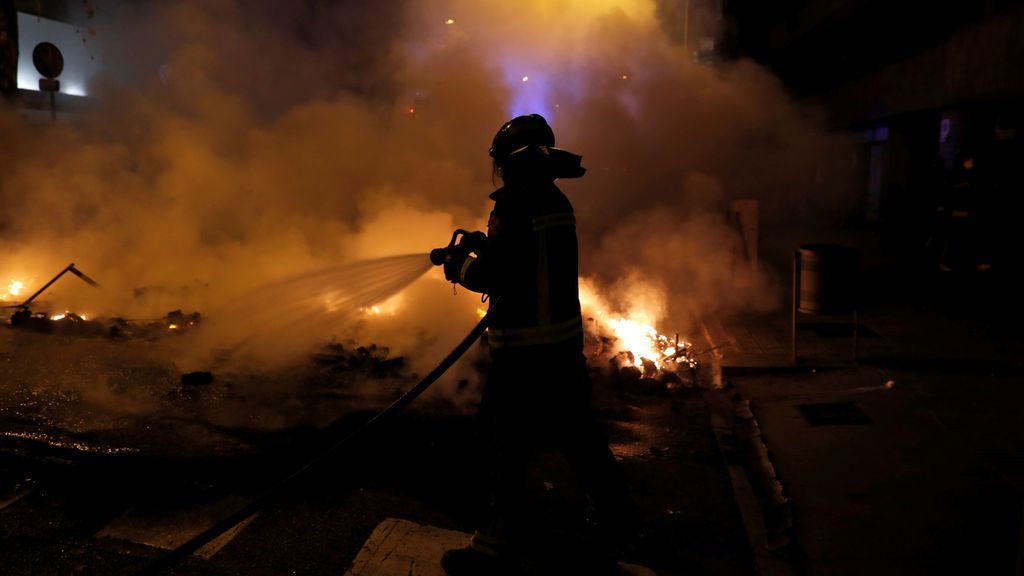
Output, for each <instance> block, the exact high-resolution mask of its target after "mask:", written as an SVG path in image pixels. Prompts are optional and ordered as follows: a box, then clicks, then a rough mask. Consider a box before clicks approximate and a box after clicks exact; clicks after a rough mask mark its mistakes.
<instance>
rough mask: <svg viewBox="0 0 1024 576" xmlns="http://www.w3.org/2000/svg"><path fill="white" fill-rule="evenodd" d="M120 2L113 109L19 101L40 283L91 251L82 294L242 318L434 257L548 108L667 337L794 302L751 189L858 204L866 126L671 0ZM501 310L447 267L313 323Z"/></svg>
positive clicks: (614, 291)
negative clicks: (497, 165)
mask: <svg viewBox="0 0 1024 576" xmlns="http://www.w3.org/2000/svg"><path fill="white" fill-rule="evenodd" d="M661 4H664V2H662V3H661ZM106 6H107V8H106V10H105V11H102V12H101V13H99V14H98V15H97V16H96V22H95V24H94V27H95V29H96V31H97V41H98V42H99V43H100V44H101V45H102V50H103V55H104V61H105V64H106V73H105V74H104V76H103V77H102V78H100V79H98V80H97V83H96V85H95V86H93V87H91V93H92V94H94V98H93V100H92V101H91V103H90V106H91V107H92V109H91V110H89V111H88V112H86V113H82V114H79V115H76V116H74V117H73V118H72V119H71V120H70V121H68V122H62V123H57V124H52V125H51V124H48V123H39V122H35V121H27V120H24V119H22V118H21V117H19V116H18V115H17V114H16V112H15V111H13V110H9V109H3V110H0V135H2V142H3V145H2V146H3V151H2V154H0V203H2V205H3V206H4V207H5V209H4V211H3V213H0V240H2V242H3V244H4V250H3V251H2V254H0V280H2V281H4V282H5V283H6V281H7V278H11V279H14V278H24V279H28V280H29V281H30V282H31V283H33V284H35V285H36V286H38V285H40V284H41V283H42V282H45V281H46V280H47V279H48V276H49V275H50V274H51V273H52V272H56V271H58V270H60V269H61V268H62V267H63V266H65V265H66V264H67V263H68V262H71V261H74V262H76V263H77V265H78V267H79V268H80V269H82V270H84V271H86V272H87V273H89V274H91V275H92V276H94V277H96V278H97V279H98V280H100V281H101V283H103V285H104V289H103V290H102V291H94V290H91V289H89V288H88V287H87V286H84V285H78V284H77V283H75V282H72V281H70V280H66V281H65V282H66V284H65V283H62V284H61V285H58V287H57V288H56V289H54V290H53V292H52V294H48V300H49V301H50V302H51V303H52V304H53V305H54V307H55V309H63V308H65V307H67V308H69V309H73V310H78V311H81V312H88V313H91V314H102V315H108V316H109V315H116V316H125V317H129V318H147V317H158V316H161V315H163V314H164V313H166V312H167V311H169V310H172V309H175V308H183V309H185V310H186V311H191V310H200V311H203V312H204V314H206V316H207V317H208V318H210V319H211V320H214V319H215V320H216V321H217V322H222V323H230V322H231V319H230V318H224V317H220V318H218V317H217V311H218V310H226V309H230V305H232V304H233V303H237V302H238V299H239V295H240V294H250V295H251V294H252V293H253V291H254V290H256V291H257V293H258V290H259V287H260V286H263V285H265V284H267V283H271V282H277V281H280V280H281V279H283V278H287V277H289V276H293V275H299V274H304V273H309V272H310V271H313V270H318V269H322V268H327V267H331V266H338V265H340V264H343V263H346V262H353V261H356V260H360V259H364V258H374V257H380V256H388V255H395V254H409V253H424V254H425V253H426V252H427V251H428V250H429V249H430V248H432V247H436V246H440V245H443V244H445V243H446V242H447V239H448V236H449V235H450V233H451V230H452V229H453V228H455V227H463V228H469V229H473V228H483V227H484V224H485V223H486V216H487V212H488V210H489V209H490V208H489V205H490V201H489V200H488V199H487V194H488V193H489V192H491V191H492V190H493V189H494V183H493V181H492V173H491V166H490V164H489V159H488V157H487V155H486V154H487V149H488V147H489V144H490V140H491V138H492V136H493V134H494V132H495V130H496V129H497V128H498V127H499V126H500V125H501V123H502V122H504V121H505V120H507V119H508V118H509V117H511V116H513V115H517V114H522V113H531V112H539V113H541V114H544V115H545V116H546V117H547V118H548V119H549V121H550V122H551V124H552V126H553V127H554V130H555V133H556V138H557V143H558V145H559V146H561V147H564V148H567V149H569V150H572V151H574V152H577V153H580V154H582V155H583V157H584V165H585V166H586V167H587V168H588V169H589V172H588V174H587V176H586V177H584V178H583V179H581V180H573V181H565V182H562V183H560V184H561V185H562V188H563V190H564V191H565V192H566V193H567V194H568V196H569V197H570V199H571V200H572V201H573V203H574V204H575V207H576V210H577V219H578V222H579V234H580V240H581V250H582V274H583V275H584V276H586V277H588V278H590V281H591V283H592V284H593V285H595V286H596V287H597V288H598V289H599V290H601V291H602V292H603V293H604V295H605V297H606V298H608V299H609V301H610V302H611V303H612V305H613V306H616V307H620V308H621V309H623V310H627V309H629V308H637V307H644V306H647V307H648V308H650V309H652V310H654V312H652V315H653V317H654V320H655V321H656V323H657V326H658V327H659V328H661V329H662V330H663V331H665V332H673V331H678V332H680V333H683V334H695V333H696V324H695V322H696V321H697V320H698V318H699V316H700V314H703V313H708V312H714V313H719V314H728V313H733V312H736V311H741V310H745V309H750V308H752V307H753V308H767V307H770V306H772V305H774V303H775V302H776V301H777V296H778V292H779V291H778V289H777V288H776V287H775V285H774V283H773V281H772V279H771V277H770V276H768V275H767V272H766V271H764V270H762V271H761V272H759V273H754V272H752V271H750V270H749V269H748V268H746V267H744V266H743V263H742V261H741V260H740V256H738V251H737V250H736V242H737V235H736V232H735V230H734V229H733V228H731V227H730V226H729V225H728V224H727V223H726V220H725V217H724V213H725V209H726V207H727V205H728V202H729V200H731V199H737V198H752V199H758V200H759V201H760V202H761V207H762V219H763V220H767V221H769V222H771V221H776V222H778V221H781V220H782V219H784V218H793V219H797V218H803V219H810V218H818V219H822V218H825V219H827V218H831V217H833V216H834V215H835V214H839V213H842V212H843V211H844V210H845V208H846V196H844V195H843V194H842V191H843V190H845V189H846V186H845V183H846V182H848V181H849V179H848V178H847V174H846V172H845V168H844V167H845V166H846V165H847V164H848V161H847V159H848V152H849V148H848V147H849V143H848V142H846V141H845V140H844V139H843V138H839V137H837V136H834V135H831V134H829V133H828V132H827V131H825V130H824V129H823V128H822V123H821V121H820V119H819V118H817V117H816V115H815V113H814V112H813V111H812V110H808V109H806V108H804V107H802V106H800V105H797V104H795V103H794V102H793V101H792V99H791V98H790V97H789V96H788V95H787V94H786V91H785V90H784V88H783V87H782V86H781V85H780V83H779V82H778V81H777V80H776V79H775V78H774V77H772V76H771V74H770V73H769V72H767V71H765V70H763V69H762V68H760V67H758V66H757V65H756V64H754V63H751V62H747V61H735V62H720V63H717V64H715V65H713V66H706V65H702V64H699V63H697V62H695V61H694V59H693V58H692V55H691V54H689V53H687V51H686V50H685V49H684V48H683V47H682V46H681V45H680V44H679V43H678V42H675V41H673V39H672V38H671V36H672V35H671V34H669V33H667V32H666V31H665V30H666V27H665V26H663V22H661V21H659V15H664V14H665V13H666V11H665V10H663V9H662V10H656V7H655V5H654V3H653V2H648V1H645V0H570V1H565V2H558V3H552V2H546V1H542V0H520V1H518V2H478V1H469V0H449V1H440V0H426V1H414V0H409V1H398V0H388V1H383V2H356V1H352V0H338V1H334V2H328V1H312V0H311V1H308V2H270V1H245V2H243V1H241V0H214V1H203V2H198V1H193V2H173V3H170V2H143V3H127V2H126V3H123V4H115V3H108V4H107V5H106ZM51 271H52V272H51ZM623 279H626V280H623ZM72 280H73V279H72ZM287 298H288V296H287V293H275V294H274V298H273V299H269V298H268V300H273V301H267V302H261V303H254V304H253V306H266V307H268V308H271V309H272V308H273V307H274V306H276V305H277V302H276V300H279V299H287ZM638 299H639V300H642V302H637V300H638ZM249 301H251V300H246V302H249ZM480 306H481V304H480V302H479V299H478V296H477V295H474V294H468V293H465V292H460V293H459V294H458V295H456V296H455V297H453V296H452V295H451V289H450V286H449V285H447V284H445V283H444V281H443V278H441V276H440V273H439V271H437V270H434V271H432V272H430V273H428V274H427V276H425V277H424V278H423V279H421V280H419V281H418V282H417V283H414V284H413V285H412V286H411V287H410V288H409V289H408V290H406V291H405V292H403V293H402V294H401V295H400V296H399V297H398V298H397V299H396V300H394V301H392V303H391V308H390V309H389V310H391V311H393V315H391V313H390V312H388V313H383V314H379V315H378V316H377V317H373V318H360V319H359V320H358V321H356V320H354V316H352V315H348V316H344V315H342V316H337V317H331V318H332V321H329V322H318V323H316V324H315V325H309V326H308V330H307V331H306V336H310V337H311V341H315V340H320V341H328V340H330V339H332V338H335V339H345V338H358V339H360V340H361V341H374V342H378V343H380V344H384V345H387V346H390V347H391V349H392V352H393V353H394V354H402V355H406V356H408V357H409V358H410V360H411V361H412V363H413V366H414V367H415V368H417V369H419V370H420V371H421V372H422V371H425V369H427V368H429V367H430V366H431V365H432V364H433V363H434V362H435V361H436V360H437V359H439V358H440V357H441V356H443V354H444V352H445V351H446V350H447V349H448V348H449V347H450V346H451V345H452V344H454V343H455V342H456V341H457V340H458V339H459V337H460V336H461V335H462V334H463V333H465V332H466V331H468V329H469V328H470V326H472V324H473V323H474V322H475V321H476V319H477V315H476V309H477V308H478V307H480ZM325 314H326V312H325ZM239 326H245V330H257V331H258V330H261V329H265V330H267V331H270V332H272V331H273V330H274V320H273V319H272V317H271V318H268V320H267V321H266V324H265V326H262V327H261V326H252V324H251V322H250V323H246V324H239ZM276 340H278V341H279V340H280V339H276ZM263 341H264V342H265V347H264V348H262V349H260V350H259V356H260V358H262V359H263V360H265V361H268V362H270V363H274V362H279V363H284V362H290V361H294V359H295V350H294V346H280V347H279V346H276V345H275V343H274V342H275V339H274V338H266V339H263ZM180 343H181V344H182V345H185V341H182V342H180ZM224 344H225V345H227V344H229V343H224ZM186 347H187V346H186ZM278 348H280V349H278ZM182 354H183V358H185V357H188V358H189V360H184V359H183V360H182V362H183V366H184V363H188V362H191V361H192V359H191V358H192V356H193V355H192V354H190V353H189V351H187V350H183V351H182ZM465 370H466V369H464V371H465ZM463 375H464V374H463ZM457 376H458V375H457Z"/></svg>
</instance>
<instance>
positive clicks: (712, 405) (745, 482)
mask: <svg viewBox="0 0 1024 576" xmlns="http://www.w3.org/2000/svg"><path fill="white" fill-rule="evenodd" d="M701 329H702V332H703V334H704V338H705V340H707V343H708V346H709V349H711V350H715V352H714V353H712V355H711V360H710V364H711V365H710V380H711V382H710V386H708V387H707V388H708V389H707V390H706V398H707V405H708V409H709V410H710V412H711V427H712V431H713V433H714V435H715V440H716V442H717V443H718V450H719V453H720V454H721V455H722V459H723V464H724V465H725V468H726V470H727V471H728V472H729V479H730V481H731V483H732V489H733V498H734V499H735V502H736V506H737V508H738V509H739V512H740V516H741V517H742V520H743V527H744V530H745V531H746V533H747V540H748V541H749V543H750V548H751V551H752V552H753V556H754V562H755V564H756V566H757V571H758V573H759V574H761V575H762V576H795V575H797V574H799V573H800V571H799V570H798V569H797V567H796V565H794V563H793V562H792V561H790V560H787V559H786V558H787V557H792V556H793V552H794V550H793V549H794V547H795V538H793V537H792V532H793V512H792V503H791V502H790V500H789V498H788V497H787V496H786V493H785V488H784V487H783V485H782V483H781V482H780V481H779V479H778V477H777V476H776V474H775V467H774V466H773V465H772V462H771V458H770V453H769V451H768V447H767V445H766V444H765V442H764V438H763V436H762V435H761V430H760V427H759V426H758V423H757V419H756V418H755V417H754V414H753V412H752V411H751V410H750V403H749V402H748V401H747V400H745V399H743V398H742V397H741V396H740V394H739V393H738V392H735V391H734V390H733V391H732V392H731V394H730V390H729V389H730V388H731V385H730V384H729V383H728V381H727V380H726V379H725V374H724V373H723V367H722V354H721V353H719V352H718V351H717V350H718V349H719V348H720V347H721V346H722V345H720V344H718V342H725V340H723V339H716V338H714V337H713V336H712V335H711V333H710V331H709V330H708V327H707V325H706V324H704V322H701ZM721 331H723V328H722V327H721V325H720V324H718V325H717V326H716V332H721Z"/></svg>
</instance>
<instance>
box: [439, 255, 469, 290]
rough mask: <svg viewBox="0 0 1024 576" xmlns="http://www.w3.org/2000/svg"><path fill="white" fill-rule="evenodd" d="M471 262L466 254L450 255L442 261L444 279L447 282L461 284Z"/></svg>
mask: <svg viewBox="0 0 1024 576" xmlns="http://www.w3.org/2000/svg"><path fill="white" fill-rule="evenodd" d="M472 261H473V257H472V256H470V255H468V254H450V255H449V256H448V257H447V258H445V261H444V277H445V278H446V279H447V280H448V281H449V282H455V283H459V284H461V283H462V280H463V274H464V272H465V269H466V267H468V266H469V264H470V262H472Z"/></svg>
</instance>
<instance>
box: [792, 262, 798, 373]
mask: <svg viewBox="0 0 1024 576" xmlns="http://www.w3.org/2000/svg"><path fill="white" fill-rule="evenodd" d="M792 297H793V315H792V317H791V322H790V328H791V330H790V345H791V348H792V350H793V364H796V360H797V358H796V314H797V306H798V302H799V298H800V251H799V250H795V251H794V252H793V294H792Z"/></svg>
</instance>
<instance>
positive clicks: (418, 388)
mask: <svg viewBox="0 0 1024 576" xmlns="http://www.w3.org/2000/svg"><path fill="white" fill-rule="evenodd" d="M497 303H498V302H497V300H494V301H493V302H492V303H491V307H490V311H488V313H487V314H485V315H484V317H483V318H481V319H480V321H479V322H478V323H477V324H476V326H474V327H473V329H472V330H471V331H470V332H469V334H467V335H466V337H465V338H463V339H462V341H461V342H459V344H458V346H456V347H455V348H454V349H453V350H452V351H451V352H450V353H449V354H448V355H447V356H445V357H444V359H443V360H441V363H440V364H438V365H437V366H436V367H435V368H434V369H433V370H431V371H430V373H429V374H427V375H426V376H424V377H423V379H422V380H420V381H419V382H418V383H417V384H416V385H415V386H413V387H412V388H410V389H409V390H408V391H407V392H406V393H405V394H402V396H401V397H399V398H398V399H397V400H395V401H394V402H392V403H391V404H390V405H389V406H388V407H387V408H384V409H383V410H381V411H380V412H378V413H377V414H376V415H375V416H374V417H373V418H370V419H369V420H367V421H366V422H364V423H363V424H361V425H360V426H359V427H358V428H356V429H355V430H353V431H352V432H351V433H349V434H348V435H347V436H345V437H344V438H342V439H341V440H339V441H338V442H335V443H334V444H333V445H331V446H330V447H329V448H327V449H326V450H324V451H323V452H321V453H320V454H318V455H317V456H316V457H315V458H313V459H312V460H310V461H309V462H307V463H306V464H304V465H302V466H301V467H299V468H298V469H297V470H295V471H294V472H292V473H291V474H290V475H289V476H287V477H286V478H285V479H284V480H281V481H280V482H278V483H277V484H275V485H274V486H272V487H271V488H269V489H267V490H266V491H264V492H263V493H262V494H260V495H259V496H257V497H255V498H254V499H252V500H251V501H250V502H249V503H248V504H246V505H245V506H243V507H242V508H239V509H238V510H237V511H235V512H234V513H232V514H230V515H229V516H227V517H225V518H224V519H223V520H221V521H219V522H217V523H216V524H214V525H213V526H211V527H209V528H207V529H206V530H204V531H202V532H200V533H199V534H197V535H196V536H193V537H192V538H191V539H189V540H188V541H187V542H185V543H184V544H182V545H180V546H178V547H177V548H175V549H173V550H171V551H170V552H168V553H166V554H164V555H163V556H161V557H159V558H157V559H156V560H154V561H153V562H152V563H150V564H149V565H147V566H146V567H144V568H143V569H142V570H141V571H139V572H138V573H137V574H138V576H150V575H156V574H160V573H162V572H163V571H164V570H166V569H168V568H170V567H171V566H173V565H174V564H176V563H177V562H178V561H180V560H181V559H182V558H184V557H186V556H188V555H190V554H192V553H193V552H195V551H197V550H199V549H200V548H202V547H203V546H205V545H206V544H208V543H210V541H212V540H214V539H215V538H217V537H218V536H220V535H221V534H223V533H225V532H227V531H228V530H230V529H231V528H233V527H235V526H237V525H238V524H239V523H241V522H242V521H244V520H246V519H247V518H249V517H250V516H252V515H253V514H255V513H256V512H258V511H260V510H261V509H263V508H265V507H267V506H268V505H269V504H271V503H273V502H274V501H276V500H277V499H278V498H280V497H282V496H283V495H284V494H285V493H286V490H287V489H288V488H290V487H291V486H292V485H293V484H295V483H296V482H297V481H298V480H299V479H300V478H302V477H303V476H305V475H307V474H309V473H310V472H312V471H313V470H315V469H316V468H317V467H319V466H320V465H321V464H323V463H325V462H327V461H328V460H330V459H331V458H333V457H335V456H337V455H338V453H340V452H341V451H342V450H344V449H345V448H347V447H348V446H350V445H351V444H352V443H353V442H354V441H355V440H356V439H358V438H360V437H361V436H363V435H364V434H365V433H366V432H368V431H369V430H371V429H372V428H374V427H375V426H378V425H380V424H381V423H382V422H384V421H386V420H387V419H388V418H390V417H392V416H395V415H396V414H398V413H400V412H401V411H402V410H404V409H405V408H406V407H407V406H409V404H412V402H413V400H415V399H416V398H418V397H419V396H420V395H421V394H423V393H424V392H426V390H427V388H430V386H431V385H433V384H434V382H436V381H437V379H438V378H440V377H441V376H442V375H443V374H444V373H445V372H447V371H448V369H449V368H451V367H452V365H453V364H455V361H456V360H458V359H459V358H461V357H462V355H463V354H465V353H466V351H467V350H469V347H470V346H472V345H473V343H474V342H476V340H477V339H478V338H480V335H481V334H483V331H484V330H485V329H486V328H487V322H488V320H490V317H491V312H493V310H494V307H495V306H496V305H497Z"/></svg>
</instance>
